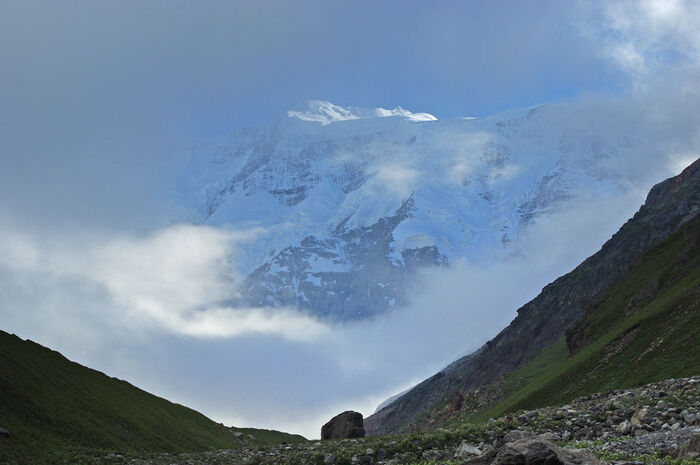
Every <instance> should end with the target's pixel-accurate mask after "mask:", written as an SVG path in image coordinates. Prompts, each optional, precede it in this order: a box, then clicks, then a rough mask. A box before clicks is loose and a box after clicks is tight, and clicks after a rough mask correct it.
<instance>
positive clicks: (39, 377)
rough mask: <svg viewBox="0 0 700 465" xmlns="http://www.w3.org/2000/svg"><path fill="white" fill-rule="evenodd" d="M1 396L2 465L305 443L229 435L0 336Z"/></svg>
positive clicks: (262, 433)
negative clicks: (97, 453)
mask: <svg viewBox="0 0 700 465" xmlns="http://www.w3.org/2000/svg"><path fill="white" fill-rule="evenodd" d="M0 393H1V398H0V427H2V428H5V429H7V430H9V431H10V432H11V434H12V437H11V438H9V439H4V438H0V462H2V461H5V462H7V463H37V462H47V461H50V459H49V457H57V456H60V455H61V453H62V451H67V450H73V451H75V450H76V449H81V448H86V449H88V448H89V449H91V450H95V449H104V450H105V451H108V450H114V451H120V452H160V451H168V452H176V451H200V450H206V449H214V448H231V447H237V445H239V444H241V443H242V441H243V440H246V441H248V442H251V443H259V444H271V443H275V442H281V441H287V442H293V441H299V440H303V438H302V437H301V436H297V435H289V434H286V433H280V432H277V431H267V430H257V429H252V428H227V427H225V426H223V425H221V424H218V423H215V422H213V421H212V420H210V419H209V418H207V417H205V416H204V415H202V414H200V413H198V412H196V411H194V410H192V409H189V408H187V407H183V406H181V405H177V404H174V403H172V402H169V401H167V400H165V399H162V398H159V397H156V396H154V395H152V394H149V393H147V392H145V391H142V390H141V389H138V388H136V387H134V386H132V385H131V384H129V383H127V382H125V381H121V380H118V379H116V378H110V377H108V376H106V375H105V374H103V373H100V372H98V371H95V370H92V369H89V368H86V367H84V366H81V365H79V364H77V363H74V362H71V361H70V360H68V359H66V358H65V357H63V356H62V355H61V354H59V353H58V352H55V351H52V350H50V349H47V348H45V347H43V346H41V345H39V344H36V343H34V342H31V341H25V340H22V339H20V338H19V337H17V336H14V335H10V334H7V333H5V332H2V331H0ZM235 432H241V433H243V436H242V437H241V438H237V437H236V436H235V435H234V433H235ZM239 436H240V435H239Z"/></svg>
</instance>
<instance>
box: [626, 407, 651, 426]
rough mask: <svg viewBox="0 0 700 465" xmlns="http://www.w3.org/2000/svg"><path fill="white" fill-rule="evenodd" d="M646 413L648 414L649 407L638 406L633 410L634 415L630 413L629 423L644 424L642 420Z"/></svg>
mask: <svg viewBox="0 0 700 465" xmlns="http://www.w3.org/2000/svg"><path fill="white" fill-rule="evenodd" d="M647 415H649V409H648V408H640V409H639V410H637V411H636V412H634V415H632V418H631V419H630V423H632V425H634V426H640V425H642V424H644V420H645V419H646V417H647Z"/></svg>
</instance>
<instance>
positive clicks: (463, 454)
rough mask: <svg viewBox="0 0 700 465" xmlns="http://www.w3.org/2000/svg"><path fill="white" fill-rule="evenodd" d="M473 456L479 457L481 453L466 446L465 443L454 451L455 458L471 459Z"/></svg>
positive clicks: (474, 448)
mask: <svg viewBox="0 0 700 465" xmlns="http://www.w3.org/2000/svg"><path fill="white" fill-rule="evenodd" d="M475 455H481V451H480V450H479V449H477V448H476V447H474V446H472V445H470V444H467V443H466V442H463V443H462V444H460V445H459V447H458V448H457V450H456V451H455V458H467V457H473V456H475Z"/></svg>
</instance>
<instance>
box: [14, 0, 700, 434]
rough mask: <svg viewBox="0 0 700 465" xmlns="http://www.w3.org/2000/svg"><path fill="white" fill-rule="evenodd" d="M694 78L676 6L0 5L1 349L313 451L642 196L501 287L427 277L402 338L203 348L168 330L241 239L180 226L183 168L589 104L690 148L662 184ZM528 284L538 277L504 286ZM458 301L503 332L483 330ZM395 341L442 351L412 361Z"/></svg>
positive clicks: (693, 95)
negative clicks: (360, 123)
mask: <svg viewBox="0 0 700 465" xmlns="http://www.w3.org/2000/svg"><path fill="white" fill-rule="evenodd" d="M699 55H700V6H699V5H698V3H697V2H694V1H691V0H688V1H681V0H678V1H673V0H666V1H664V0H639V1H636V0H635V1H633V0H630V1H624V0H622V1H600V2H597V1H583V0H581V1H570V2H569V1H567V2H563V1H556V0H552V1H546V0H541V1H533V2H522V1H489V2H476V1H474V2H465V1H454V2H452V1H441V2H426V1H407V0H402V1H376V0H374V1H352V2H350V1H346V2H341V1H304V2H292V1H267V2H253V1H251V2H236V1H204V2H199V1H198V2H194V1H192V2H190V1H148V2H144V1H119V2H93V1H63V2H51V1H44V2H36V1H31V0H17V1H12V0H2V1H0V144H1V151H0V198H1V199H2V201H1V202H0V243H1V245H0V252H1V253H0V255H2V257H0V329H3V330H7V331H11V332H16V333H17V334H18V335H20V336H22V337H25V338H31V339H34V340H37V341H38V342H40V343H43V344H46V345H49V346H50V347H52V348H55V349H58V350H60V351H62V352H63V353H64V354H65V355H66V356H68V357H70V358H72V359H75V360H77V361H79V362H81V363H85V364H88V365H89V366H91V367H94V368H97V369H100V370H103V371H106V372H107V373H109V374H110V375H114V376H119V377H123V378H126V379H128V380H129V381H131V382H133V383H134V384H137V385H139V386H141V387H143V388H146V389H148V390H151V391H153V392H155V393H157V394H159V395H163V396H166V397H168V398H170V399H172V400H175V401H178V402H181V403H185V404H187V405H190V406H193V407H195V408H197V409H200V410H202V411H204V413H206V414H207V415H209V416H211V417H212V418H214V419H216V420H220V421H224V422H227V423H229V424H236V425H238V426H247V425H252V426H261V427H274V428H281V429H286V430H290V431H293V432H300V433H302V434H306V435H308V436H311V437H313V436H314V435H318V432H317V430H318V427H319V426H320V424H321V423H322V420H323V419H324V418H326V417H328V416H329V415H330V414H332V413H335V412H336V411H339V410H341V409H345V408H354V409H358V410H361V411H363V412H364V413H371V410H372V408H373V407H374V406H376V404H377V403H378V402H380V401H382V400H383V399H384V398H386V397H387V396H389V395H391V394H393V393H395V392H397V391H398V390H401V389H403V388H405V387H407V386H409V385H410V384H412V383H414V382H416V381H419V380H420V379H422V378H424V377H426V376H429V375H431V374H432V373H433V372H434V371H435V370H437V369H439V368H440V367H441V366H442V365H444V364H446V363H448V362H449V361H451V360H452V359H453V358H454V357H455V356H457V355H459V354H461V353H465V352H467V351H469V350H473V349H474V348H476V347H478V345H479V344H481V343H482V342H484V340H485V338H486V337H488V336H489V335H494V334H495V333H496V332H497V331H498V329H500V328H501V327H502V326H503V325H505V324H507V323H508V321H509V320H510V318H511V317H512V316H513V315H514V312H515V309H516V308H517V307H518V306H519V305H521V304H522V303H524V302H525V301H526V300H527V299H529V298H531V297H534V295H536V293H537V291H538V290H539V289H540V288H541V287H542V286H543V285H544V284H546V283H547V282H548V281H549V280H551V279H553V278H555V277H556V276H557V275H558V274H559V273H561V272H564V271H566V270H567V268H566V267H568V266H571V265H573V264H575V263H577V261H578V260H580V259H582V258H584V257H585V256H587V255H588V254H589V253H591V252H593V251H595V250H596V249H597V247H599V246H600V244H601V242H602V241H603V240H605V238H606V237H607V235H609V233H610V232H612V231H614V230H615V228H616V227H617V226H619V224H620V223H621V222H623V221H624V219H625V218H626V217H627V216H625V215H629V214H631V213H632V212H633V210H631V208H632V206H634V207H635V208H636V203H637V202H638V200H639V195H638V194H637V197H633V198H632V197H631V198H628V199H604V200H603V201H604V204H605V206H606V211H607V212H608V213H609V215H608V216H605V217H601V216H600V215H599V214H598V213H599V211H600V210H599V208H598V207H599V205H593V206H589V207H588V208H589V210H588V211H587V210H585V209H584V210H581V211H580V212H579V213H580V214H579V215H577V216H576V218H561V219H560V222H558V223H557V222H553V223H551V224H547V223H546V222H545V224H542V225H540V226H539V228H540V229H539V230H538V232H539V234H540V236H539V237H540V238H541V239H540V241H539V242H536V243H535V244H539V248H537V247H533V252H532V254H531V256H529V257H528V256H526V257H522V258H521V260H522V261H518V262H515V263H511V264H510V265H509V268H508V269H504V268H502V266H503V265H494V266H493V267H490V268H488V269H479V270H474V269H470V268H469V267H468V266H466V265H464V264H457V265H455V267H454V268H455V269H456V270H457V272H455V273H454V274H447V275H444V276H443V275H440V276H433V277H432V278H430V279H431V280H432V281H431V282H432V284H430V283H429V285H428V286H427V287H426V290H425V292H424V293H422V294H420V295H417V296H415V299H414V302H415V303H414V305H413V306H412V307H411V308H410V309H407V310H406V311H405V312H404V313H402V314H401V315H400V317H399V316H397V315H396V314H392V315H389V316H386V317H382V318H380V319H379V320H376V321H373V322H372V324H371V325H370V324H365V325H359V326H352V325H350V326H347V327H341V328H329V327H327V326H325V325H323V324H321V323H319V322H316V321H314V320H311V319H300V318H299V317H298V315H290V314H286V313H284V312H276V313H269V312H266V311H265V310H264V309H248V310H246V311H245V312H242V313H240V314H236V316H235V317H231V318H229V317H228V316H227V318H229V319H228V320H226V321H227V323H226V327H225V328H224V329H223V330H222V331H223V333H224V335H225V337H214V338H212V337H211V336H212V331H213V329H212V327H211V326H210V325H209V322H208V320H206V319H203V320H201V321H197V320H192V319H188V318H186V317H185V316H183V315H184V314H185V313H184V310H183V312H181V313H178V312H177V309H178V308H180V307H182V308H183V309H185V308H187V306H188V305H190V306H191V305H205V304H206V303H207V301H208V299H209V300H210V301H212V302H213V301H215V300H216V299H215V297H216V296H218V295H220V294H221V293H223V292H225V291H224V290H222V288H221V286H223V285H224V284H223V283H226V282H227V281H226V279H224V278H229V277H227V276H224V275H225V271H223V270H222V269H221V268H220V262H221V259H222V256H224V255H226V254H227V253H229V252H230V244H231V243H233V244H238V245H237V246H244V243H245V240H246V237H245V234H244V233H234V232H232V231H223V230H217V229H213V228H201V227H194V226H191V225H185V224H173V220H174V218H176V216H174V214H173V209H172V203H173V202H172V200H173V197H172V190H171V188H172V183H173V179H174V177H175V175H176V173H177V172H178V170H179V169H180V167H181V166H182V161H183V160H184V159H185V158H186V157H187V156H188V150H189V147H191V146H192V144H194V143H195V142H196V141H198V140H201V139H206V138H211V137H219V136H222V135H223V134H225V133H227V132H228V131H230V130H231V129H234V128H237V127H241V126H261V125H270V124H273V123H274V121H275V120H276V119H277V118H279V117H281V116H282V115H284V114H285V111H286V110H288V109H290V108H299V107H300V106H302V105H303V102H304V101H306V100H308V99H325V100H330V101H332V102H334V103H336V104H340V105H349V106H357V107H369V108H374V107H385V108H394V107H395V106H397V105H401V106H403V107H405V108H408V109H409V110H412V111H414V112H429V113H431V114H433V115H435V116H437V117H438V118H439V119H445V118H450V117H456V116H482V115H488V114H492V113H496V112H499V111H503V110H507V109H511V108H521V107H527V106H531V105H536V104H539V103H546V102H576V101H581V100H595V101H598V102H601V103H600V105H602V106H601V108H607V109H608V110H611V111H612V110H614V111H615V112H616V113H615V114H616V115H619V117H622V118H630V119H631V120H632V121H637V119H639V124H640V127H647V126H644V125H649V124H651V123H650V121H653V122H655V123H654V124H655V125H653V128H655V129H654V130H658V131H659V133H658V140H659V141H661V142H664V143H666V142H667V143H668V144H669V147H671V146H672V145H673V146H674V147H682V152H683V157H681V158H679V159H678V163H677V166H675V165H674V166H673V167H669V171H668V172H669V173H670V172H672V171H674V169H678V170H679V169H681V168H682V166H683V164H684V163H685V161H687V160H688V159H692V157H693V156H697V155H693V153H695V154H696V153H697V152H693V150H696V149H697V148H698V146H699V144H698V138H699V135H698V130H697V127H698V126H697V123H698V120H697V118H698V115H697V113H698V112H697V108H700V98H699V97H698V95H699V92H698V82H700V79H699V77H700V73H699V72H698V71H699V67H698V64H699V62H700V60H699ZM603 105H608V106H607V107H604V106H603ZM659 122H661V123H659ZM656 123H659V124H656ZM648 127H652V126H648ZM661 142H660V143H661ZM684 157H685V158H684ZM643 168H644V166H643V165H642V166H639V164H638V163H637V164H636V166H634V167H632V166H631V167H630V169H643ZM666 174H667V173H659V177H660V178H662V177H663V176H665V175H666ZM601 205H602V204H601ZM611 218H613V219H611ZM577 219H578V221H581V222H583V221H584V220H585V222H586V228H583V227H579V226H583V225H579V224H577V223H576V221H577ZM596 221H600V224H597V223H595V222H596ZM562 225H567V226H566V227H567V228H568V229H566V230H562V229H561V228H562V227H563V226H562ZM582 231H585V232H586V233H588V232H591V231H597V235H596V234H589V235H585V234H584V233H582ZM246 234H247V233H246ZM567 234H568V235H573V238H574V239H575V240H574V241H572V242H575V243H577V244H578V247H577V249H576V250H569V249H567V248H566V244H561V243H556V245H557V248H556V250H555V252H556V253H554V252H552V249H553V247H552V242H551V241H549V240H548V239H552V240H554V239H556V238H558V237H562V235H567ZM576 234H579V235H580V237H576ZM566 237H572V236H566ZM174 249H175V250H188V251H190V252H191V253H182V254H175V255H173V254H172V252H171V251H172V250H174ZM546 250H549V251H550V255H547V253H545V251H546ZM534 257H539V259H537V260H536V259H535V258H534ZM542 257H544V258H542ZM523 264H527V266H528V267H529V268H528V270H529V271H532V272H528V273H520V274H518V273H519V271H518V270H521V269H523V266H522V265H523ZM165 270H167V272H166V271H165ZM165 274H167V275H168V276H169V278H168V280H167V282H164V281H163V280H159V279H155V278H154V277H157V276H163V275H165ZM505 275H507V276H510V277H511V278H510V280H508V281H501V282H499V287H498V288H493V286H487V283H491V282H494V280H495V281H498V280H499V279H501V278H502V277H503V276H505ZM465 277H468V278H470V279H469V280H468V281H469V282H471V283H473V284H472V287H470V286H466V288H465V286H464V282H465ZM184 283H187V284H186V285H184ZM453 288H459V289H460V292H459V293H452V294H450V296H449V297H448V298H447V301H446V303H445V305H444V306H443V307H441V309H440V311H441V312H442V313H441V314H440V315H439V316H440V318H436V315H432V316H431V317H430V318H426V314H425V307H426V305H428V303H429V302H431V299H433V298H434V296H435V295H436V294H435V293H439V295H443V296H444V295H445V293H446V292H447V291H446V289H453ZM476 289H479V291H480V292H471V291H472V290H476ZM475 294H479V297H478V298H476V297H473V296H474V295H475ZM465 299H472V300H470V304H471V305H472V306H474V307H487V306H488V307H493V308H502V309H507V311H504V312H502V313H500V314H498V315H497V316H495V317H493V318H490V319H488V320H483V321H477V320H475V319H474V318H473V317H474V315H469V314H466V313H465V312H463V311H462V310H463V307H464V301H465ZM422 303H423V304H422ZM179 306H180V307H179ZM163 307H168V308H175V309H176V311H175V313H173V314H167V315H166V314H163V313H162V312H160V309H161V308H163ZM144 308H146V309H149V310H150V313H149V312H146V313H145V314H147V316H145V317H144V316H143V315H144V312H139V311H138V310H137V309H144ZM211 311H212V313H211V314H212V315H214V316H216V315H219V313H217V312H220V309H216V308H213V309H211ZM217 321H219V320H217ZM435 321H442V322H447V324H446V325H438V324H431V323H432V322H435ZM261 322H263V323H264V325H263V326H264V328H266V329H265V330H261V329H260V328H261ZM455 328H460V330H459V331H458V330H456V329H455ZM302 334H303V335H304V336H303V337H301V336H300V335H302ZM392 334H393V336H392ZM438 336H439V337H438ZM407 338H408V340H416V341H420V340H438V341H441V342H440V344H431V345H430V346H429V347H419V348H418V349H416V350H415V351H413V352H410V354H411V358H410V359H409V360H406V357H405V352H404V348H402V347H398V346H399V345H400V344H401V341H404V340H407ZM352 341H361V346H362V347H361V349H358V347H356V346H354V345H353V343H352Z"/></svg>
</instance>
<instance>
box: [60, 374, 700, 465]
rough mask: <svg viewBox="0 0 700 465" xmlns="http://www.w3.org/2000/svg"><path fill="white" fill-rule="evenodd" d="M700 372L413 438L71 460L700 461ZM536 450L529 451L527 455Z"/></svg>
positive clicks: (139, 464) (140, 463)
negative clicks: (695, 375) (699, 448)
mask: <svg viewBox="0 0 700 465" xmlns="http://www.w3.org/2000/svg"><path fill="white" fill-rule="evenodd" d="M699 407H700V376H697V377H693V378H685V379H676V380H667V381H663V382H660V383H655V384H650V385H646V386H643V387H640V388H637V389H630V390H623V391H611V392H606V393H600V394H594V395H591V396H587V397H582V398H579V399H576V400H575V401H574V402H571V403H570V404H568V405H563V406H558V407H546V408H542V409H538V410H533V411H527V412H518V413H517V414H515V415H512V416H507V417H501V418H497V419H491V420H489V421H488V422H486V423H483V424H465V425H462V426H460V427H456V428H452V429H449V430H448V429H441V430H436V431H431V432H426V433H419V434H411V435H405V436H392V437H389V436H383V437H375V438H364V439H345V440H332V441H309V442H305V443H299V444H282V445H277V446H267V447H252V446H247V445H246V444H245V442H244V440H242V444H241V447H239V448H235V449H230V450H219V451H212V452H205V453H199V454H179V455H173V454H159V455H149V456H141V457H134V456H122V455H118V454H111V455H107V456H105V455H102V456H100V457H97V456H83V457H80V458H77V457H76V458H75V459H74V462H73V463H109V464H129V465H161V464H162V465H166V464H167V465H171V464H178V465H179V464H188V465H195V464H211V465H216V464H319V465H321V464H324V465H325V464H329V465H330V464H334V465H342V464H348V465H352V464H358V465H367V464H372V465H375V464H386V465H389V464H395V465H398V464H421V465H437V464H471V465H477V464H484V465H486V464H493V465H505V464H518V463H529V464H533V465H534V464H538V463H546V464H548V465H555V464H559V463H561V464H579V465H585V464H601V463H616V464H622V463H624V464H643V463H649V464H677V465H689V464H700V456H698V447H700V414H699V413H698V412H699ZM528 454H530V455H528Z"/></svg>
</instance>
